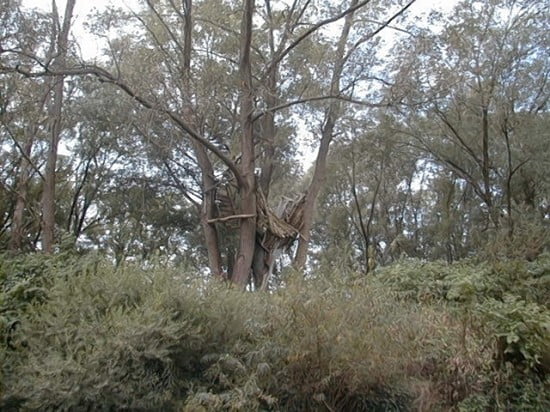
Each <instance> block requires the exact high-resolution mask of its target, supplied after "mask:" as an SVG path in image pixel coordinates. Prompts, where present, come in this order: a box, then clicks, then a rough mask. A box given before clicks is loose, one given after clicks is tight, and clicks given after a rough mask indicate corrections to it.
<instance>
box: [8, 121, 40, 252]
mask: <svg viewBox="0 0 550 412" xmlns="http://www.w3.org/2000/svg"><path fill="white" fill-rule="evenodd" d="M29 129H30V127H29V128H28V129H27V141H26V142H25V146H24V148H23V151H24V156H23V157H22V159H21V171H20V173H19V179H18V182H17V200H16V203H15V210H14V212H13V230H12V232H11V238H10V244H9V249H10V250H11V251H18V250H21V248H22V246H23V237H24V236H25V233H24V224H23V217H24V212H25V207H26V206H27V189H28V185H29V177H30V169H31V164H30V163H29V161H28V160H27V159H30V157H31V152H32V145H33V143H34V133H33V131H31V130H29Z"/></svg>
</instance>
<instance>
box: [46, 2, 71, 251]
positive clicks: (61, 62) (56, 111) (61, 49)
mask: <svg viewBox="0 0 550 412" xmlns="http://www.w3.org/2000/svg"><path fill="white" fill-rule="evenodd" d="M75 2H76V0H67V5H66V7H65V15H64V17H63V25H62V27H61V32H59V34H58V36H57V47H56V51H57V56H56V57H55V58H54V62H53V65H54V67H55V69H57V70H62V69H63V68H64V67H65V61H66V58H67V48H68V39H69V31H70V28H71V20H72V16H73V9H74V5H75ZM52 6H53V18H54V22H53V26H54V27H57V25H58V24H59V16H58V13H57V7H56V4H55V0H53V1H52ZM55 33H56V31H54V35H55ZM52 79H53V81H52V91H53V97H52V102H51V104H50V108H49V118H50V125H49V132H50V142H49V148H48V158H47V161H46V170H45V173H44V188H43V191H42V250H43V251H44V252H45V253H52V252H53V248H54V244H55V177H56V176H55V171H56V165H57V148H58V145H59V138H60V135H61V129H62V124H61V122H62V116H61V115H62V108H63V86H64V83H65V81H64V80H65V77H64V76H62V75H58V76H54V77H53V78H52Z"/></svg>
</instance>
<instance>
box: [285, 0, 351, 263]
mask: <svg viewBox="0 0 550 412" xmlns="http://www.w3.org/2000/svg"><path fill="white" fill-rule="evenodd" d="M356 4H357V0H353V1H352V3H351V5H350V7H354V6H355V5H356ZM352 24H353V13H350V14H348V15H347V16H346V18H345V21H344V27H343V28H342V33H341V34H340V39H339V40H338V45H337V48H336V59H335V62H334V71H333V73H332V79H331V87H330V95H331V96H337V95H338V94H340V79H341V77H342V71H343V69H344V64H345V59H344V54H345V49H346V43H347V40H348V36H349V32H350V30H351V26H352ZM339 116H340V104H339V103H338V102H335V101H332V102H331V103H330V105H329V107H328V110H327V114H326V116H325V124H324V125H323V130H322V133H321V143H320V146H319V152H318V153H317V159H316V161H315V171H314V173H313V178H312V180H311V183H310V185H309V189H308V192H307V195H306V199H305V204H304V222H303V227H302V232H301V237H300V240H299V242H298V250H297V251H296V256H295V258H294V266H295V267H296V268H298V269H303V268H304V267H305V264H306V260H307V253H308V250H309V242H310V232H311V228H312V226H313V214H314V211H315V203H316V201H317V196H318V195H319V192H320V190H321V187H322V186H323V184H324V181H325V178H326V169H327V157H328V152H329V148H330V143H331V142H332V137H333V134H334V126H335V124H336V120H337V119H338V117H339Z"/></svg>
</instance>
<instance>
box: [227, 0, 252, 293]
mask: <svg viewBox="0 0 550 412" xmlns="http://www.w3.org/2000/svg"><path fill="white" fill-rule="evenodd" d="M243 6H244V10H243V18H242V23H241V53H240V60H239V74H240V81H241V96H240V97H241V102H240V110H241V114H240V116H241V118H240V121H241V154H242V158H241V175H242V177H243V180H244V181H243V184H241V185H240V187H239V190H240V199H241V211H240V213H241V214H243V215H250V216H254V217H246V218H243V219H241V224H240V227H239V251H238V253H237V259H236V262H235V268H234V271H233V275H232V278H231V280H232V281H233V282H234V283H236V284H237V285H239V286H241V287H243V288H244V287H245V286H246V284H247V283H248V280H249V278H250V269H251V266H252V259H253V255H254V248H255V244H256V177H255V176H254V167H255V159H254V157H255V156H254V141H253V128H252V126H253V111H254V90H253V87H252V68H251V63H250V50H251V43H252V16H253V13H254V0H244V1H243Z"/></svg>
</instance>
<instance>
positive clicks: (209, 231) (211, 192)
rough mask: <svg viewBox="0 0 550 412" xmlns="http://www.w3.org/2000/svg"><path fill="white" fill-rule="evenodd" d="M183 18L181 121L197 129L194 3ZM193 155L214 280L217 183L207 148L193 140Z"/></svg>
mask: <svg viewBox="0 0 550 412" xmlns="http://www.w3.org/2000/svg"><path fill="white" fill-rule="evenodd" d="M182 7H183V16H184V19H185V20H184V28H183V29H184V40H183V68H182V76H183V82H182V83H183V88H182V90H181V93H182V96H183V98H184V99H185V101H184V109H183V118H184V120H185V121H186V122H187V123H188V124H190V125H191V127H193V129H196V126H197V125H196V121H195V113H194V110H193V106H192V102H191V52H192V45H193V41H192V40H193V2H192V0H184V1H183V3H182ZM191 142H192V145H193V151H194V153H195V157H196V158H197V163H198V165H199V168H200V170H201V185H202V200H201V206H200V211H199V213H200V221H201V226H202V230H203V234H204V241H205V246H206V250H207V254H208V266H209V268H210V271H211V272H212V274H213V275H214V276H221V275H222V260H221V252H220V243H219V236H218V230H217V228H216V224H215V223H212V222H211V220H212V219H213V218H214V217H215V216H214V209H215V199H216V180H215V178H214V169H213V167H212V162H211V161H210V158H209V157H208V153H207V151H206V148H205V147H204V146H203V145H201V144H200V143H199V142H197V141H196V140H192V141H191Z"/></svg>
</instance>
